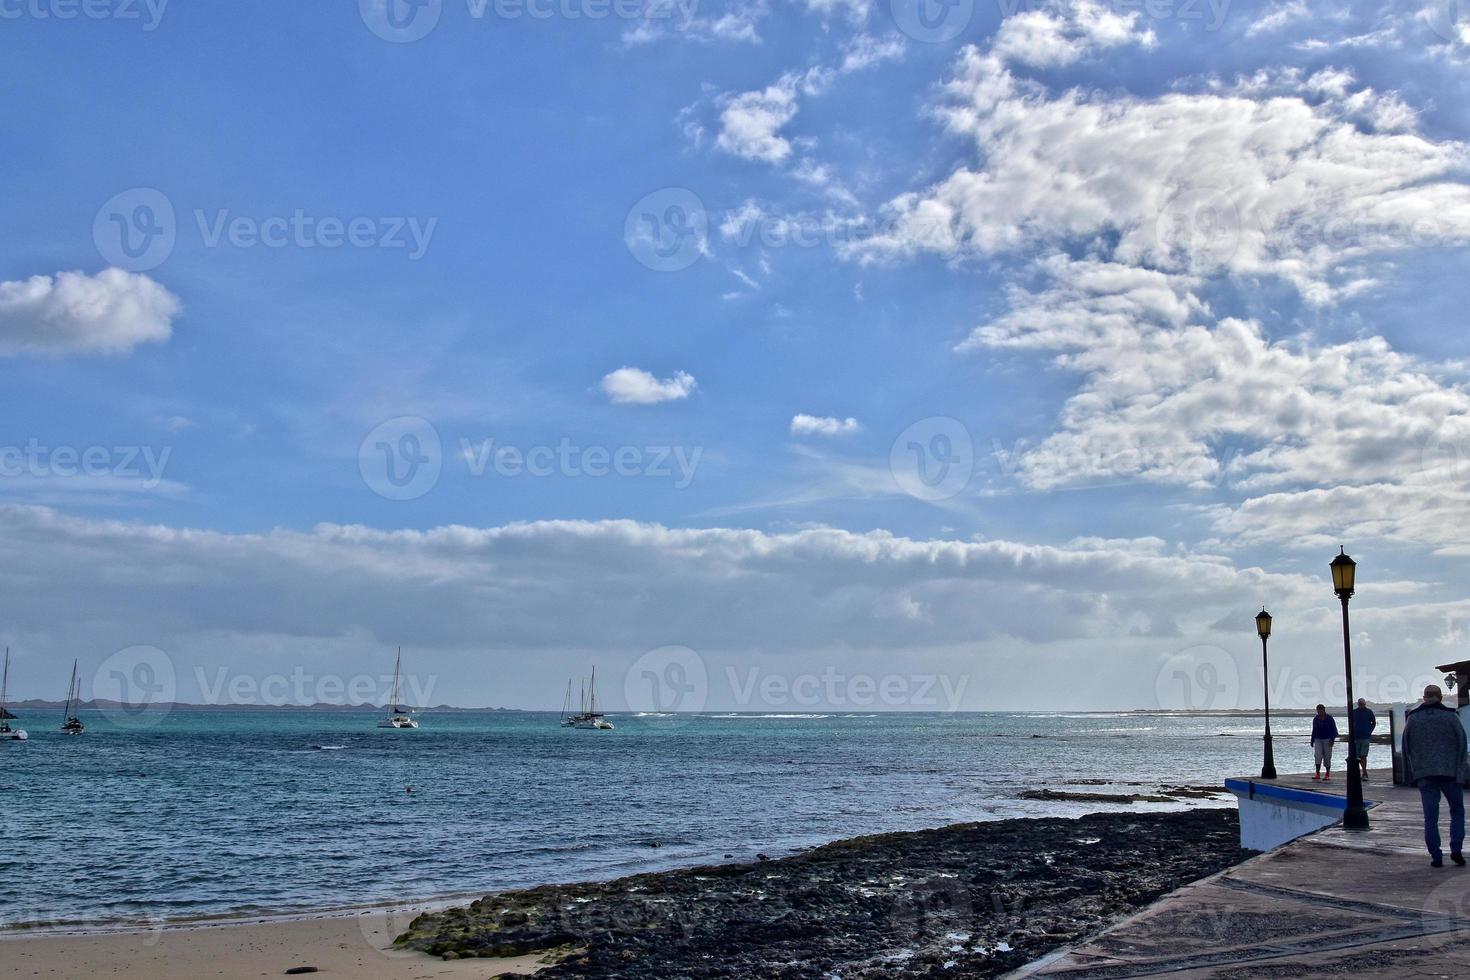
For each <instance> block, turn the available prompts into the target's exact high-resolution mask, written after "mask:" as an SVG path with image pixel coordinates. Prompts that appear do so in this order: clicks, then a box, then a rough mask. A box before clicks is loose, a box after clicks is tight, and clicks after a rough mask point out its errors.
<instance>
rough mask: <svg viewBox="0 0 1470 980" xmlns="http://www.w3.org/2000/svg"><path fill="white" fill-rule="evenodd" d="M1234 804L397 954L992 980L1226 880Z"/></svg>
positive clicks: (438, 930)
mask: <svg viewBox="0 0 1470 980" xmlns="http://www.w3.org/2000/svg"><path fill="white" fill-rule="evenodd" d="M1238 834H1239V825H1238V822H1237V817H1236V813H1235V811H1234V809H1213V808H1212V809H1204V808H1201V809H1197V810H1190V811H1185V812H1178V813H1137V814H1134V813H1094V814H1089V815H1087V816H1084V817H1080V818H1076V819H1062V818H1044V819H1020V820H1001V821H995V822H989V823H974V824H956V825H954V826H950V827H942V828H939V829H936V830H924V831H917V832H913V833H895V834H880V835H875V836H870V837H859V838H854V839H852V840H845V841H838V842H836V843H833V844H827V845H825V846H822V847H818V848H814V849H812V850H809V851H805V852H803V853H800V854H796V855H793V856H791V857H786V858H782V859H780V860H761V861H757V862H755V863H752V864H729V865H716V866H709V867H698V868H686V869H682V870H678V871H666V872H659V873H656V874H642V875H634V876H632V877H628V878H621V879H618V880H616V881H609V882H593V883H583V884H573V885H554V886H544V887H541V888H531V889H525V890H521V891H513V892H504V893H500V894H496V895H490V896H487V897H485V898H483V899H480V900H479V901H476V902H473V903H471V904H470V905H468V906H466V907H457V908H452V909H446V910H444V911H441V912H434V913H427V914H425V915H421V916H419V917H418V918H417V919H415V920H414V921H413V922H412V923H411V924H410V926H409V929H408V931H407V932H405V933H404V934H403V935H402V936H400V937H399V938H398V940H397V945H398V946H400V947H402V948H411V949H417V950H422V951H424V952H428V953H432V954H435V955H439V956H442V957H444V958H446V959H460V958H464V957H491V958H495V957H510V956H524V955H527V954H540V955H542V956H543V958H544V962H545V963H546V964H547V965H546V966H545V968H544V969H543V970H542V971H541V972H540V973H538V974H537V975H538V976H539V977H549V978H556V980H562V978H582V977H586V978H592V977H599V978H601V977H606V978H634V977H636V978H639V980H654V978H670V980H672V978H685V977H691V978H692V977H701V978H702V977H729V978H742V980H743V978H749V977H762V978H772V980H776V978H796V977H841V978H843V980H870V978H871V980H876V978H888V977H940V976H943V977H948V978H953V977H995V976H999V975H1001V974H1003V973H1005V972H1007V971H1008V970H1012V969H1015V968H1016V967H1018V966H1021V965H1023V964H1025V963H1027V962H1029V961H1031V960H1033V959H1035V958H1037V957H1039V956H1042V955H1045V954H1046V953H1047V952H1049V951H1051V950H1053V949H1056V948H1058V947H1060V946H1064V945H1068V944H1071V943H1074V942H1077V941H1078V940H1080V939H1082V938H1083V937H1085V936H1087V935H1089V934H1091V933H1093V932H1096V931H1097V930H1098V929H1100V928H1103V927H1104V926H1106V925H1108V924H1109V923H1111V922H1113V921H1114V920H1116V919H1117V918H1119V917H1121V916H1123V915H1126V914H1128V913H1130V912H1133V911H1135V910H1136V909H1139V908H1142V907H1143V906H1145V905H1148V904H1149V903H1150V902H1152V901H1154V900H1155V899H1156V898H1158V897H1159V896H1161V895H1163V894H1165V893H1167V892H1169V891H1172V890H1173V889H1174V888H1177V887H1179V886H1180V885H1182V884H1184V883H1186V882H1189V881H1193V880H1195V879H1197V878H1202V877H1204V876H1206V875H1209V874H1213V873H1215V872H1217V871H1220V870H1223V869H1224V868H1227V867H1229V866H1230V865H1232V864H1235V863H1237V862H1239V861H1241V860H1242V859H1244V858H1245V857H1248V856H1249V853H1250V852H1247V851H1242V850H1241V849H1240V847H1239V843H1238V842H1239V837H1238Z"/></svg>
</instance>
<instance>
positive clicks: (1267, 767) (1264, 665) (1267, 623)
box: [1256, 606, 1276, 779]
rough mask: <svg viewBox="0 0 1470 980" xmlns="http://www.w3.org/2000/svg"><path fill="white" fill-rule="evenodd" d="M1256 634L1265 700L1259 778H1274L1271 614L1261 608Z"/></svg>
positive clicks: (1257, 618)
mask: <svg viewBox="0 0 1470 980" xmlns="http://www.w3.org/2000/svg"><path fill="white" fill-rule="evenodd" d="M1256 632H1257V633H1258V634H1260V637H1261V687H1262V694H1263V696H1264V697H1265V699H1266V756H1265V761H1264V762H1262V763H1261V778H1262V779H1275V778H1276V755H1275V753H1274V752H1273V751H1272V750H1271V667H1270V662H1269V661H1268V660H1267V658H1266V640H1267V639H1268V638H1269V637H1270V636H1271V614H1270V613H1268V612H1266V607H1265V606H1262V607H1261V611H1260V612H1259V613H1257V614H1256Z"/></svg>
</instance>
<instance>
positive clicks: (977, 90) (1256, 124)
mask: <svg viewBox="0 0 1470 980" xmlns="http://www.w3.org/2000/svg"><path fill="white" fill-rule="evenodd" d="M1313 77H1314V78H1317V76H1313ZM1318 84H1319V92H1318V96H1319V97H1320V99H1321V101H1317V102H1310V101H1308V100H1307V97H1306V96H1304V95H1296V96H1280V97H1271V98H1259V99H1257V98H1252V97H1247V96H1246V95H1244V94H1219V93H1216V92H1197V93H1171V94H1168V95H1164V96H1160V97H1157V98H1138V97H1134V96H1130V95H1101V94H1097V93H1089V92H1084V91H1082V90H1071V91H1068V92H1065V93H1062V94H1061V95H1057V96H1051V95H1049V94H1047V93H1046V91H1045V90H1044V89H1042V88H1040V87H1039V86H1037V85H1036V84H1035V83H1034V82H1028V81H1025V80H1022V79H1018V78H1016V77H1015V76H1013V75H1012V74H1011V72H1010V71H1009V70H1008V69H1007V68H1006V67H1005V66H1004V64H1003V63H1002V62H1001V61H1000V60H999V59H998V58H996V57H995V56H994V55H991V54H986V53H982V52H981V51H979V50H977V49H975V48H970V49H968V50H967V51H966V52H965V53H964V54H963V55H962V57H961V59H960V64H959V69H958V73H957V77H956V78H955V79H954V80H953V81H952V82H951V83H950V84H949V85H948V86H947V87H946V99H945V101H944V103H943V105H942V106H941V107H940V112H941V115H942V118H943V119H944V120H945V122H946V123H947V125H948V126H949V128H950V129H951V130H952V131H954V132H956V133H961V134H965V135H968V136H970V137H972V138H973V139H974V140H975V145H976V149H977V152H978V156H979V158H980V159H981V160H983V161H984V164H983V166H981V167H978V168H966V167H962V168H960V169H958V170H957V171H956V172H955V173H954V174H953V175H951V176H950V177H949V178H947V179H946V180H944V181H943V182H941V183H940V184H938V185H936V186H934V187H931V188H929V189H928V190H925V191H923V192H918V193H909V194H905V195H901V196H899V197H898V198H895V199H894V200H893V201H892V202H891V204H890V206H889V209H888V211H889V216H890V218H891V223H890V226H889V227H888V228H887V229H886V230H885V232H884V233H883V234H881V235H878V236H875V237H873V238H871V239H869V240H867V241H866V242H862V243H859V244H858V245H856V246H854V247H853V248H852V249H851V252H852V253H854V254H857V255H859V256H861V257H866V258H874V257H881V256H884V255H893V254H910V253H914V252H920V251H934V252H940V253H942V254H946V255H952V256H953V255H965V254H975V255H994V254H1002V253H1008V252H1024V251H1028V250H1031V249H1035V248H1037V247H1042V246H1046V245H1061V244H1067V245H1069V246H1070V245H1076V246H1079V247H1093V248H1098V249H1100V250H1103V251H1104V253H1105V254H1106V256H1107V257H1109V258H1111V259H1113V260H1115V261H1119V262H1123V263H1126V264H1130V265H1138V266H1145V267H1150V268H1155V269H1160V270H1164V271H1169V272H1188V273H1211V274H1214V273H1224V274H1228V275H1232V276H1237V277H1245V278H1249V277H1263V276H1268V277H1273V278H1278V279H1280V280H1282V281H1285V282H1287V283H1290V284H1291V285H1293V286H1294V287H1295V288H1296V289H1297V290H1298V291H1300V293H1301V294H1302V295H1303V296H1304V297H1305V298H1306V299H1307V300H1308V301H1310V302H1313V303H1317V304H1325V303H1329V302H1331V301H1332V300H1333V299H1334V297H1336V296H1340V295H1343V294H1344V293H1351V292H1352V291H1354V290H1360V289H1362V288H1364V285H1365V283H1366V281H1367V279H1368V277H1367V276H1366V275H1365V274H1364V273H1363V271H1362V268H1361V264H1362V262H1363V261H1365V260H1366V259H1368V258H1370V257H1372V256H1376V255H1381V254H1385V253H1391V252H1395V251H1404V250H1407V249H1411V248H1417V247H1421V246H1423V245H1425V244H1436V243H1438V244H1458V243H1462V242H1463V241H1465V240H1467V239H1470V187H1467V185H1466V184H1465V182H1464V180H1463V173H1464V168H1465V166H1466V163H1467V160H1470V154H1467V152H1466V149H1465V147H1464V146H1462V145H1459V144H1453V143H1441V142H1434V141H1431V140H1429V139H1426V138H1424V137H1423V136H1420V135H1418V134H1416V133H1413V132H1394V133H1385V132H1365V131H1363V130H1362V129H1361V128H1359V126H1358V125H1357V124H1356V123H1355V122H1354V121H1353V120H1354V119H1362V118H1365V117H1366V118H1368V119H1369V120H1371V121H1372V123H1373V124H1374V125H1375V126H1379V125H1381V126H1384V127H1389V128H1395V129H1403V128H1404V127H1405V126H1412V125H1413V122H1412V120H1413V113H1412V111H1411V110H1409V109H1408V107H1407V106H1405V105H1404V104H1403V103H1402V101H1401V100H1399V99H1398V98H1397V96H1394V95H1392V94H1391V93H1390V94H1389V95H1380V94H1378V93H1375V92H1373V91H1372V90H1371V89H1366V90H1361V91H1359V92H1352V91H1349V90H1348V89H1347V88H1346V87H1345V85H1346V83H1345V81H1344V79H1343V78H1342V76H1341V75H1331V76H1323V77H1321V78H1319V79H1318Z"/></svg>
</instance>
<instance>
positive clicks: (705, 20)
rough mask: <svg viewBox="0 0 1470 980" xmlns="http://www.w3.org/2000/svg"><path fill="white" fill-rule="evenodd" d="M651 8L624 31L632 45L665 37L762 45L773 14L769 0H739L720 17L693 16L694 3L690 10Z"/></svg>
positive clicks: (663, 6) (629, 44)
mask: <svg viewBox="0 0 1470 980" xmlns="http://www.w3.org/2000/svg"><path fill="white" fill-rule="evenodd" d="M647 9H648V11H649V15H648V16H645V17H644V18H643V19H642V20H640V21H639V22H638V24H637V25H636V26H634V27H632V28H630V29H628V30H626V31H624V32H623V43H624V44H626V45H628V46H629V47H636V46H637V45H640V44H651V43H653V42H655V41H660V40H663V39H665V38H675V39H681V40H686V41H695V42H700V43H712V42H717V41H724V42H729V43H737V44H760V43H761V35H760V22H761V21H762V20H764V19H765V17H766V15H767V14H768V13H770V4H769V3H768V2H766V0H754V2H743V0H736V2H735V3H732V4H730V5H729V7H728V8H727V9H726V10H724V11H723V12H721V13H720V14H718V15H717V16H709V17H695V16H693V10H694V8H693V6H692V5H691V6H690V7H689V9H688V10H687V11H686V10H685V9H684V8H683V7H681V6H680V5H677V4H674V5H667V4H664V5H660V4H650V5H649V7H648V8H647ZM654 14H657V16H653V15H654Z"/></svg>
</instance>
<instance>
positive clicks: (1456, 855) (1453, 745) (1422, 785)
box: [1404, 684, 1470, 868]
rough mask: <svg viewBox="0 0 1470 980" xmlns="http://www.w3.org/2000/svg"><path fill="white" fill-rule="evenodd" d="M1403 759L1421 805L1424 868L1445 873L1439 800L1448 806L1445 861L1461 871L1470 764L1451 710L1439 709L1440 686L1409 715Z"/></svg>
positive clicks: (1430, 689)
mask: <svg viewBox="0 0 1470 980" xmlns="http://www.w3.org/2000/svg"><path fill="white" fill-rule="evenodd" d="M1404 756H1405V758H1407V759H1408V763H1409V773H1410V774H1411V775H1412V776H1413V777H1414V781H1415V782H1417V783H1418V784H1419V798H1420V800H1421V801H1422V802H1423V804H1424V844H1425V846H1426V847H1428V848H1429V856H1430V857H1431V858H1432V859H1433V860H1431V861H1430V862H1429V863H1430V864H1432V865H1433V866H1434V867H1436V868H1442V867H1444V851H1442V850H1441V849H1440V842H1439V798H1440V797H1441V796H1443V797H1444V798H1445V799H1446V800H1448V801H1449V804H1450V860H1452V861H1454V862H1455V863H1456V864H1458V865H1461V866H1463V865H1464V864H1465V858H1464V857H1463V856H1462V855H1461V853H1460V851H1461V848H1463V847H1464V844H1465V793H1464V790H1463V789H1462V787H1463V786H1464V785H1465V784H1466V783H1470V759H1467V758H1466V744H1465V728H1464V726H1463V725H1461V724H1460V716H1459V714H1457V713H1456V712H1455V711H1454V709H1452V708H1448V707H1446V706H1445V705H1444V694H1443V693H1442V692H1441V691H1440V689H1439V686H1438V685H1436V684H1430V685H1429V686H1428V687H1426V688H1425V689H1424V703H1423V704H1421V705H1420V706H1419V707H1417V708H1415V709H1414V710H1413V711H1411V712H1409V717H1408V724H1407V725H1406V726H1405V728H1404Z"/></svg>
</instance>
